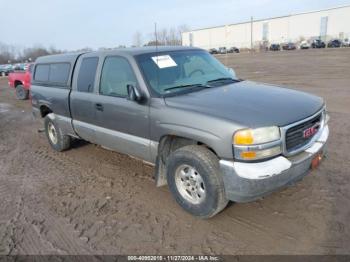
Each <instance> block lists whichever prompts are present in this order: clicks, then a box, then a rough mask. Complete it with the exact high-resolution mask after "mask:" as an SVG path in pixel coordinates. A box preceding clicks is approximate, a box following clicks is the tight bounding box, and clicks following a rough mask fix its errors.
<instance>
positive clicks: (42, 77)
mask: <svg viewBox="0 0 350 262" xmlns="http://www.w3.org/2000/svg"><path fill="white" fill-rule="evenodd" d="M49 72H50V65H37V66H36V67H35V75H34V79H35V80H36V81H40V82H47V81H49Z"/></svg>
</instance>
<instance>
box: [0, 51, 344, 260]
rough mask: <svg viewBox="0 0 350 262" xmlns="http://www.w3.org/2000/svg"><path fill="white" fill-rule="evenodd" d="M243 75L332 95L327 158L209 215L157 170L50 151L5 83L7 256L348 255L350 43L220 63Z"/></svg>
mask: <svg viewBox="0 0 350 262" xmlns="http://www.w3.org/2000/svg"><path fill="white" fill-rule="evenodd" d="M219 58H220V59H221V60H222V61H223V62H224V63H226V64H228V65H229V66H232V67H234V68H235V69H236V71H237V74H238V75H239V76H240V77H241V78H244V79H252V80H257V81H263V82H269V83H274V84H281V85H284V86H290V87H292V88H295V89H298V90H303V91H307V92H311V93H314V94H317V95H320V96H322V97H324V98H325V100H326V102H327V104H328V110H329V112H330V116H331V120H330V127H331V135H330V139H329V150H328V152H329V156H328V158H327V159H325V161H324V162H323V164H322V165H321V166H320V167H319V169H318V170H316V171H313V172H312V173H310V174H309V175H308V176H307V177H305V179H304V180H303V181H301V182H299V183H298V184H297V185H295V186H294V187H290V188H287V189H285V190H283V191H280V192H276V193H274V194H272V195H270V196H268V197H266V198H265V199H262V200H259V201H256V202H253V203H249V204H231V205H230V206H228V207H227V208H226V209H225V210H224V211H223V212H222V213H220V214H219V215H217V216H216V217H214V218H213V219H210V220H206V221H203V220H199V219H196V218H194V217H192V216H191V215H189V214H187V213H185V212H184V211H183V210H182V209H181V208H180V207H179V206H177V204H176V203H175V201H174V200H173V199H172V197H171V195H170V192H169V190H168V189H167V188H166V187H164V188H156V187H155V185H154V181H153V179H152V176H153V171H154V170H153V167H150V166H148V165H146V164H143V163H142V162H141V161H138V160H135V159H132V158H130V157H128V156H125V155H121V154H118V153H115V152H111V151H107V150H105V149H102V148H101V147H99V146H96V145H92V144H88V143H82V142H81V143H76V144H75V145H74V148H73V149H71V150H69V151H66V152H64V153H56V152H54V151H53V150H51V149H50V147H49V145H48V143H47V140H46V137H45V135H44V133H40V132H38V128H39V127H40V126H39V125H38V124H37V123H36V122H34V121H33V120H32V117H31V107H30V104H29V102H28V101H25V102H23V101H17V100H16V99H15V98H14V93H13V90H12V89H10V88H8V87H7V81H6V79H4V78H3V79H2V80H0V254H156V253H162V254H203V253H206V254H349V253H350V224H349V221H350V190H349V189H350V153H349V150H350V132H349V130H350V48H349V49H342V50H305V51H291V52H276V53H263V54H238V55H236V54H235V55H228V56H220V57H219Z"/></svg>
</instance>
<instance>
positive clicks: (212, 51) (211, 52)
mask: <svg viewBox="0 0 350 262" xmlns="http://www.w3.org/2000/svg"><path fill="white" fill-rule="evenodd" d="M209 53H210V54H212V55H216V54H218V53H219V51H218V50H217V49H216V48H211V49H209Z"/></svg>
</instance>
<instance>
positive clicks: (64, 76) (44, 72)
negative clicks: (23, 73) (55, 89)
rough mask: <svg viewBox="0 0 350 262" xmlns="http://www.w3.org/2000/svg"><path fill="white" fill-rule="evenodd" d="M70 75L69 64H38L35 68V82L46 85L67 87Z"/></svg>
mask: <svg viewBox="0 0 350 262" xmlns="http://www.w3.org/2000/svg"><path fill="white" fill-rule="evenodd" d="M69 73H70V64H69V63H53V64H38V65H36V67H35V73H34V80H35V81H38V82H42V83H46V84H52V85H58V86H65V85H67V82H68V78H69Z"/></svg>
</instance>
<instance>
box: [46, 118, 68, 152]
mask: <svg viewBox="0 0 350 262" xmlns="http://www.w3.org/2000/svg"><path fill="white" fill-rule="evenodd" d="M45 133H46V136H47V139H48V141H49V144H50V145H51V147H52V148H53V149H54V150H56V151H59V152H61V151H64V150H67V149H69V148H70V145H71V137H70V136H68V135H64V134H63V133H62V130H61V129H60V128H59V126H58V125H57V124H56V123H55V122H54V121H53V120H52V119H51V118H50V117H49V116H46V117H45Z"/></svg>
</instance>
